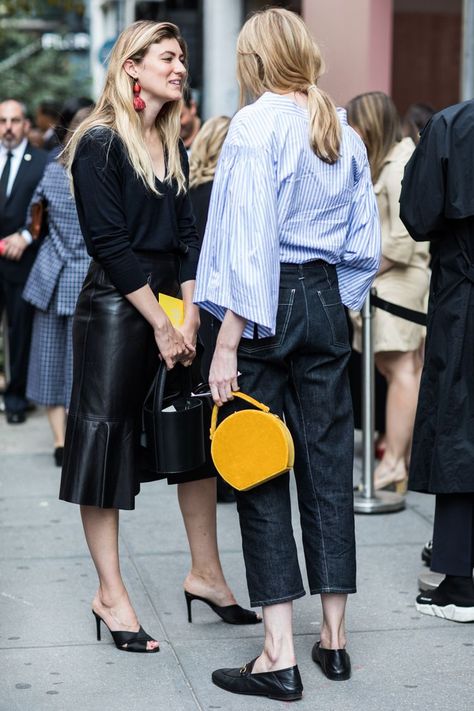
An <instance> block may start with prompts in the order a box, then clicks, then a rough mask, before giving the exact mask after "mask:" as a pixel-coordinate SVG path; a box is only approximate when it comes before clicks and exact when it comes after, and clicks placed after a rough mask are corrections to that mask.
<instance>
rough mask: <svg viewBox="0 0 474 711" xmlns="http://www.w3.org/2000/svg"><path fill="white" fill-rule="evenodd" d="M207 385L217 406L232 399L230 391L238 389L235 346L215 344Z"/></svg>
mask: <svg viewBox="0 0 474 711" xmlns="http://www.w3.org/2000/svg"><path fill="white" fill-rule="evenodd" d="M209 386H210V388H211V394H212V399H213V400H214V402H215V403H216V405H218V406H219V407H220V406H221V405H222V404H223V403H224V402H228V400H232V399H233V395H232V391H235V390H238V389H239V385H238V383H237V348H232V347H226V346H222V345H219V344H217V346H216V350H215V351H214V356H213V358H212V363H211V368H210V371H209Z"/></svg>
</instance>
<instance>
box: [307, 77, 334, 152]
mask: <svg viewBox="0 0 474 711" xmlns="http://www.w3.org/2000/svg"><path fill="white" fill-rule="evenodd" d="M307 93H308V114H309V142H310V144H311V148H312V149H313V151H314V152H315V153H316V155H317V156H318V158H321V160H323V161H324V162H325V163H331V164H332V163H335V162H336V161H337V159H338V158H339V151H340V147H341V124H340V121H339V118H338V115H337V111H336V107H335V105H334V102H333V101H332V99H331V98H330V96H329V95H328V94H326V92H325V91H323V90H322V89H320V88H319V87H318V86H316V84H310V85H309V87H308V89H307Z"/></svg>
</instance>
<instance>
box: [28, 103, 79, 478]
mask: <svg viewBox="0 0 474 711" xmlns="http://www.w3.org/2000/svg"><path fill="white" fill-rule="evenodd" d="M81 118H85V116H84V115H82V116H81ZM40 201H44V202H45V203H46V205H47V209H48V225H47V235H46V237H45V239H44V241H43V243H42V244H41V247H40V249H39V252H38V256H37V257H36V260H35V263H34V264H33V267H32V269H31V272H30V275H29V277H28V281H27V283H26V286H25V290H24V292H23V298H24V299H25V300H26V301H28V302H29V303H30V304H33V306H34V307H35V315H34V321H33V332H32V339H31V347H30V360H29V367H28V382H27V392H26V394H27V397H28V398H29V399H30V400H32V401H33V402H36V403H38V404H40V405H44V406H46V408H47V413H48V419H49V423H50V426H51V429H52V431H53V437H54V459H55V463H56V465H57V466H61V465H62V455H63V447H64V433H65V419H66V418H65V414H66V409H67V407H68V406H69V399H70V396H71V386H72V318H73V313H74V309H75V306H76V301H77V297H78V295H79V292H80V290H81V287H82V282H83V281H84V278H85V275H86V273H87V269H88V267H89V263H90V257H89V256H88V254H87V251H86V246H85V243H84V239H83V237H82V233H81V228H80V226H79V220H78V217H77V211H76V204H75V202H74V198H73V196H72V194H71V190H70V186H69V179H68V176H67V172H66V169H65V167H64V166H63V165H62V163H61V161H60V160H55V161H53V162H52V163H49V164H48V165H47V166H46V170H45V172H44V175H43V178H42V180H41V181H40V183H39V184H38V186H37V188H36V191H35V193H34V195H33V197H32V200H31V204H30V209H31V205H33V204H35V203H38V202H40Z"/></svg>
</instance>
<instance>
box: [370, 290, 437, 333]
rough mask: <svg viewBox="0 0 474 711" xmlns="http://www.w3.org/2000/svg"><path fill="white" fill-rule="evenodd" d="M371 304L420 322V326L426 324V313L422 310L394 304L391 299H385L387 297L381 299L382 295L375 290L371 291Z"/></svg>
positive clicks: (400, 316) (408, 319)
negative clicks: (375, 292) (378, 294)
mask: <svg viewBox="0 0 474 711" xmlns="http://www.w3.org/2000/svg"><path fill="white" fill-rule="evenodd" d="M370 305H371V306H375V307H376V308H378V309H382V310H383V311H387V312H388V313H389V314H393V316H399V318H404V319H405V320H406V321H411V322H412V323H418V324H419V325H420V326H426V314H424V313H422V312H421V311H414V310H413V309H407V308H405V306H399V305H398V304H392V303H391V302H390V301H385V299H381V298H380V296H377V295H376V294H374V292H373V291H371V292H370Z"/></svg>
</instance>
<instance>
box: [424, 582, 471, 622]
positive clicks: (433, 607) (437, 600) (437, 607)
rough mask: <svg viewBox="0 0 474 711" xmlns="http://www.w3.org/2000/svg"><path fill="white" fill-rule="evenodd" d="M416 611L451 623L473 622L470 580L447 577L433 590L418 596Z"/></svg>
mask: <svg viewBox="0 0 474 711" xmlns="http://www.w3.org/2000/svg"><path fill="white" fill-rule="evenodd" d="M416 609H417V610H418V612H421V613H422V614H423V615H433V616H434V617H442V618H443V619H445V620H451V621H452V622H474V583H473V581H472V578H464V577H458V576H454V575H447V576H446V578H445V579H444V580H443V582H442V583H440V584H439V585H438V587H437V588H436V589H435V590H431V591H427V592H423V593H421V594H420V595H418V597H417V598H416Z"/></svg>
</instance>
